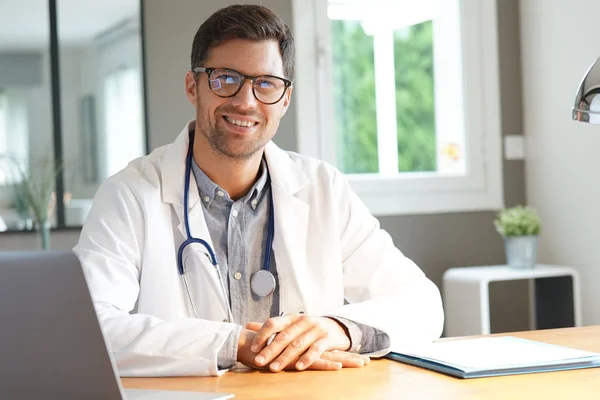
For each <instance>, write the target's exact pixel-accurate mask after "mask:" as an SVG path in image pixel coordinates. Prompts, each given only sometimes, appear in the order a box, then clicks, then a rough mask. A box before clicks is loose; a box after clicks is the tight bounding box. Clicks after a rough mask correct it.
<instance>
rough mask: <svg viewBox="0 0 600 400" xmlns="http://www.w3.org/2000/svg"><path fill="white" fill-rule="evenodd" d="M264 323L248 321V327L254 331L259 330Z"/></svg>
mask: <svg viewBox="0 0 600 400" xmlns="http://www.w3.org/2000/svg"><path fill="white" fill-rule="evenodd" d="M262 326H263V324H261V323H260V322H248V323H247V324H246V329H248V330H251V331H254V332H258V331H259V330H260V328H262Z"/></svg>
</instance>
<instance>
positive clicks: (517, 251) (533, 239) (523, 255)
mask: <svg viewBox="0 0 600 400" xmlns="http://www.w3.org/2000/svg"><path fill="white" fill-rule="evenodd" d="M537 241H538V237H537V236H505V237H504V249H505V251H506V263H507V264H508V265H509V266H510V267H511V268H518V269H531V268H535V266H536V264H537Z"/></svg>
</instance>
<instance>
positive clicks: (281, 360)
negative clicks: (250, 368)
mask: <svg viewBox="0 0 600 400" xmlns="http://www.w3.org/2000/svg"><path fill="white" fill-rule="evenodd" d="M299 325H305V326H308V327H309V330H307V331H305V332H304V333H302V334H300V335H298V336H296V338H294V339H293V340H292V341H291V342H290V341H289V340H286V342H287V343H289V344H287V345H285V347H284V348H283V349H282V351H280V353H281V354H279V356H278V357H277V358H275V361H273V362H272V363H271V364H270V365H269V368H270V369H271V371H274V372H276V371H281V370H282V369H284V368H285V367H287V366H288V365H295V364H296V365H297V360H298V357H300V356H301V355H302V354H304V352H306V351H307V350H308V349H309V347H311V345H313V344H314V343H316V342H320V343H319V345H318V350H319V351H320V352H319V354H318V355H317V357H315V358H314V359H311V362H310V364H312V363H313V362H314V361H316V360H317V359H318V358H319V356H320V355H321V354H323V352H324V351H325V350H327V347H328V346H327V341H326V340H323V341H320V340H319V339H321V338H322V337H323V332H322V331H321V330H319V329H318V328H316V327H314V326H312V328H310V327H311V325H310V324H302V323H301V322H298V323H296V324H294V325H292V326H291V327H290V328H289V329H288V330H290V331H291V330H292V329H293V328H295V327H298V326H299ZM277 336H279V335H277ZM290 336H291V335H290ZM275 342H277V337H275V341H274V342H273V343H272V344H271V345H270V346H267V348H266V349H264V350H263V351H262V352H261V354H262V353H263V352H265V353H267V354H268V355H267V356H266V357H269V356H270V355H271V354H277V352H279V350H278V349H279V347H277V348H276V350H275V352H274V353H271V354H269V353H268V352H269V351H271V347H273V346H275V344H276V343H275ZM280 344H281V343H277V345H280ZM267 362H268V361H267ZM310 364H307V365H306V366H303V368H298V369H304V368H306V367H308V365H310Z"/></svg>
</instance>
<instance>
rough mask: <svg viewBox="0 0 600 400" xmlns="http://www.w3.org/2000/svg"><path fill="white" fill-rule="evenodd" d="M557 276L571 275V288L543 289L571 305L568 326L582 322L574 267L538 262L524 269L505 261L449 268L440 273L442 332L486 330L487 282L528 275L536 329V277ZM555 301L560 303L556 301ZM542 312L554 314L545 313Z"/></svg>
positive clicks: (450, 333) (488, 330) (459, 333)
mask: <svg viewBox="0 0 600 400" xmlns="http://www.w3.org/2000/svg"><path fill="white" fill-rule="evenodd" d="M557 277H570V278H571V283H572V290H564V289H563V290H556V289H553V288H551V289H549V290H546V292H552V296H551V299H552V302H553V303H555V304H561V305H564V304H567V303H569V304H570V305H572V310H570V311H572V314H571V315H572V317H571V320H572V324H571V326H581V298H580V290H579V275H578V273H577V271H576V270H575V269H573V268H570V267H561V266H553V265H537V266H536V267H535V268H533V269H527V270H526V269H513V268H509V267H508V266H506V265H496V266H484V267H463V268H451V269H449V270H447V271H446V272H445V273H444V277H443V296H444V310H445V315H446V326H445V335H446V336H466V335H485V334H489V333H490V299H489V283H490V282H496V281H510V280H520V279H528V280H529V282H530V283H529V285H530V286H529V307H530V308H529V309H530V315H531V318H532V321H531V328H532V329H537V328H538V326H537V318H538V314H539V310H538V307H537V305H536V303H537V302H536V297H537V296H536V295H537V294H538V293H536V287H537V286H540V285H539V283H541V282H540V281H537V280H538V278H557ZM543 281H547V280H543ZM534 282H535V283H534ZM544 284H545V283H544ZM545 285H547V284H545ZM563 288H564V286H563ZM567 289H570V288H567ZM558 292H562V293H558ZM561 296H562V298H561ZM565 296H566V298H565ZM571 296H572V298H571ZM557 301H558V302H559V303H556V302H557ZM549 311H550V313H555V311H556V310H549ZM545 315H554V314H548V313H546V314H545Z"/></svg>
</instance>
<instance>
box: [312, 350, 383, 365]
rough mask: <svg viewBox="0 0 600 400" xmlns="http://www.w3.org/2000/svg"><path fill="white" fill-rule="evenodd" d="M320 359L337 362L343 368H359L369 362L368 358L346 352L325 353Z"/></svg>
mask: <svg viewBox="0 0 600 400" xmlns="http://www.w3.org/2000/svg"><path fill="white" fill-rule="evenodd" d="M321 358H322V359H325V360H329V361H334V362H339V363H341V364H342V366H343V367H344V368H360V367H363V366H365V365H367V364H369V362H370V361H371V359H370V358H369V357H368V356H363V355H360V354H356V353H349V352H347V351H326V352H325V353H323V355H322V356H321Z"/></svg>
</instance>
